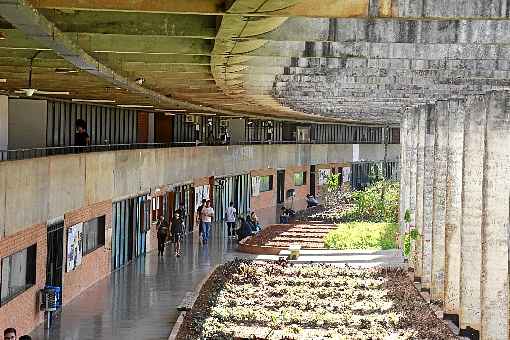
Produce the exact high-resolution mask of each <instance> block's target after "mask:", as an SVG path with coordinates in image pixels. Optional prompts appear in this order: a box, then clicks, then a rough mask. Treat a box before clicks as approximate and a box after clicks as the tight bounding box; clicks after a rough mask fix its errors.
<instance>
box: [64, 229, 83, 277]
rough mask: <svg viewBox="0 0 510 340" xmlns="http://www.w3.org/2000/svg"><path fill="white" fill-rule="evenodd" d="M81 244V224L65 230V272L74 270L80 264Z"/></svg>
mask: <svg viewBox="0 0 510 340" xmlns="http://www.w3.org/2000/svg"><path fill="white" fill-rule="evenodd" d="M82 243H83V223H78V224H75V225H73V226H72V227H69V228H68V229H67V266H66V271H67V272H70V271H73V270H75V269H76V268H77V267H78V266H79V265H80V264H81V256H82Z"/></svg>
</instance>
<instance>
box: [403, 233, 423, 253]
mask: <svg viewBox="0 0 510 340" xmlns="http://www.w3.org/2000/svg"><path fill="white" fill-rule="evenodd" d="M419 238H420V233H419V232H418V230H416V228H412V229H411V230H409V232H408V233H406V234H405V235H404V255H405V256H406V257H409V255H411V241H416V240H417V239H419Z"/></svg>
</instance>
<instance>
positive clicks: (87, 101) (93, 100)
mask: <svg viewBox="0 0 510 340" xmlns="http://www.w3.org/2000/svg"><path fill="white" fill-rule="evenodd" d="M71 101H72V102H81V103H115V100H112V99H80V98H73V99H71Z"/></svg>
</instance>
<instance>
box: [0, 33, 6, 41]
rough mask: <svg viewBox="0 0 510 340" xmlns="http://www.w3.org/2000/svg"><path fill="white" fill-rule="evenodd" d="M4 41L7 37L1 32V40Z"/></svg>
mask: <svg viewBox="0 0 510 340" xmlns="http://www.w3.org/2000/svg"><path fill="white" fill-rule="evenodd" d="M4 39H7V36H6V35H5V33H4V32H0V40H4Z"/></svg>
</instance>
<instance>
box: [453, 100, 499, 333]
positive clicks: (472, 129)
mask: <svg viewBox="0 0 510 340" xmlns="http://www.w3.org/2000/svg"><path fill="white" fill-rule="evenodd" d="M485 124H486V105H485V98H484V96H482V95H476V96H469V97H468V98H467V100H466V110H465V121H464V150H463V157H464V162H463V164H462V169H463V173H462V222H461V232H460V235H461V236H460V237H461V247H460V258H461V264H460V315H459V319H460V328H461V329H463V330H466V329H468V328H472V329H475V330H480V326H481V322H480V321H481V315H480V273H481V270H482V268H481V265H482V247H481V242H480V241H481V239H482V233H481V231H482V201H483V200H482V198H483V195H482V184H483V161H484V153H485V147H484V145H485ZM507 194H508V193H507Z"/></svg>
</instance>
